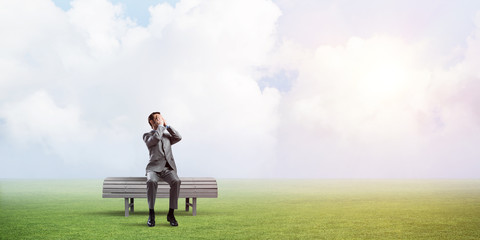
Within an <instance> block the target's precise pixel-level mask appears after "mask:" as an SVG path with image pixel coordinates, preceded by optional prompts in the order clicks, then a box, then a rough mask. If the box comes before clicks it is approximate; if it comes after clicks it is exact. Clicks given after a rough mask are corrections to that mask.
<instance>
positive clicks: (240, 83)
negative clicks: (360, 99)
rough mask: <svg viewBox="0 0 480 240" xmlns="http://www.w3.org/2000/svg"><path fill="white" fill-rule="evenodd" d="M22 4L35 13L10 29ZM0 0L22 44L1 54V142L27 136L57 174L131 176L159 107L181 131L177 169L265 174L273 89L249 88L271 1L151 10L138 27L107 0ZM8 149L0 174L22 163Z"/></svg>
mask: <svg viewBox="0 0 480 240" xmlns="http://www.w3.org/2000/svg"><path fill="white" fill-rule="evenodd" d="M25 5H28V6H29V8H28V9H30V7H31V8H32V9H36V15H35V16H34V17H31V18H32V21H29V22H28V23H27V24H25V23H18V24H17V22H16V21H13V20H14V19H16V18H17V17H26V16H28V15H29V14H30V11H29V10H28V9H25V7H24V6H25ZM252 6H255V7H252ZM6 7H7V10H6V11H9V12H15V13H16V14H15V15H10V16H7V17H8V19H6V22H10V24H9V25H4V27H3V28H2V29H3V30H2V31H5V32H8V33H13V32H14V31H20V32H21V34H20V35H19V36H20V37H21V38H22V39H20V40H21V41H25V40H24V39H23V38H28V41H26V42H24V43H23V44H19V45H16V46H12V47H13V50H12V53H11V54H9V55H7V56H6V57H5V58H3V59H2V61H3V62H2V67H4V68H9V71H8V72H7V73H3V74H2V75H3V77H5V78H3V79H6V80H5V81H4V82H2V91H3V92H5V93H8V94H7V95H4V97H3V98H2V103H1V104H0V106H1V108H2V111H4V112H3V114H2V117H1V118H2V121H1V122H0V128H1V131H2V132H4V133H6V135H5V136H3V137H2V141H5V142H6V143H8V144H9V145H11V144H14V143H13V142H12V141H14V140H12V139H22V138H24V137H26V136H29V137H31V138H33V139H31V141H33V142H35V143H32V142H30V141H26V142H23V144H27V145H28V144H30V147H29V148H28V151H30V152H32V153H33V155H38V156H39V158H46V157H48V156H44V154H45V153H47V155H50V156H55V157H56V158H59V159H60V160H61V162H62V164H61V166H60V165H59V166H57V167H58V173H57V174H58V175H57V176H71V177H72V176H73V177H82V176H87V177H88V176H95V177H99V176H100V177H103V176H107V175H109V176H110V175H141V174H143V173H144V168H145V166H146V163H147V161H148V153H147V149H146V147H145V146H144V143H143V141H142V139H141V136H142V134H143V133H144V132H146V131H149V129H148V125H147V122H146V117H147V115H148V114H149V113H150V112H152V111H157V110H160V111H162V113H164V114H165V117H166V119H167V121H168V122H169V124H171V125H172V126H174V127H176V128H177V129H178V130H179V131H180V133H181V134H182V135H183V137H184V139H183V140H182V142H181V143H179V144H178V145H176V146H174V148H175V149H174V152H175V156H176V159H177V162H178V166H179V168H180V169H179V171H180V173H181V174H182V175H183V176H186V175H188V176H203V175H208V176H218V177H251V176H256V177H260V176H268V173H265V168H266V167H267V166H269V165H272V164H273V162H274V149H273V148H274V144H275V139H274V137H273V134H274V131H275V129H276V127H277V117H276V114H277V107H278V102H279V98H280V95H279V93H278V91H276V90H275V89H270V88H266V89H264V90H263V91H261V90H260V88H259V87H258V85H257V84H256V78H255V76H256V73H255V69H257V68H258V66H260V65H264V64H266V59H267V55H268V53H269V51H270V50H271V49H272V47H273V46H274V44H275V38H274V36H273V34H274V33H275V24H274V23H275V21H276V18H278V16H279V15H280V11H279V10H278V8H277V7H276V6H275V5H274V4H272V3H271V2H269V1H261V2H258V1H233V2H230V3H229V4H227V3H225V2H224V1H206V2H200V1H182V2H180V3H179V4H177V6H176V7H175V8H171V7H169V6H167V5H159V6H154V7H152V8H151V14H152V16H151V19H152V22H151V24H150V25H149V26H147V27H146V28H144V27H140V26H137V25H136V24H135V23H133V22H132V21H130V20H129V19H128V18H127V17H125V16H124V15H123V9H122V7H120V6H119V5H113V4H111V3H110V2H108V1H87V0H76V1H73V2H72V8H71V9H70V10H69V11H68V12H62V11H61V10H59V9H58V8H56V7H55V6H54V5H53V4H51V3H50V2H48V1H31V2H24V3H23V4H22V3H20V4H19V5H13V4H9V5H8V6H6ZM162 9H163V10H162ZM52 12H54V13H55V14H50V15H48V16H45V15H43V14H48V13H52ZM167 12H168V13H169V14H168V15H165V14H166V13H167ZM245 15H246V16H248V18H244V16H245ZM33 18H35V19H33ZM158 19H164V20H158ZM219 20H221V21H219ZM162 21H163V22H162ZM19 24H22V25H21V26H20V25H19ZM47 26H48V29H50V30H49V31H44V30H45V29H46V28H47ZM33 29H39V30H36V31H34V33H30V32H31V30H33ZM26 34H30V35H29V36H28V37H27V36H26ZM14 41H15V37H14V36H12V39H11V42H14ZM46 42H51V43H53V44H46ZM1 44H2V45H1V46H2V48H3V47H5V46H7V45H10V42H8V41H6V40H5V41H3V42H2V43H1ZM37 45H41V47H42V49H41V50H38V49H37V48H36V47H34V46H37ZM22 52H23V53H28V56H25V55H24V54H21V53H22ZM32 53H35V54H32ZM52 53H53V54H52ZM44 60H47V61H44ZM9 64H10V65H15V66H18V67H17V68H11V67H10V66H9ZM46 113H50V114H46ZM18 119H21V120H18ZM24 119H29V120H30V119H31V120H32V122H31V123H30V121H28V122H25V121H26V120H24ZM24 125H25V126H26V127H27V128H26V129H27V130H25V129H23V128H22V127H21V126H24ZM16 142H17V143H18V142H21V141H16ZM38 143H41V144H40V145H41V146H37V144H38ZM10 151H21V150H18V149H17V150H15V149H11V150H10ZM15 155H16V154H14V153H13V152H7V153H5V154H4V157H2V162H4V163H5V164H6V165H5V166H6V168H4V169H5V170H4V171H2V176H6V177H14V176H15V175H10V173H9V172H10V171H9V170H10V169H9V168H14V167H15V166H17V165H16V164H17V163H16V162H19V161H24V159H20V158H16V157H15ZM19 156H20V155H19ZM27 161H30V160H27ZM31 161H45V159H35V160H31ZM52 164H53V163H52ZM47 167H53V168H55V166H53V165H50V166H45V168H47ZM85 169H95V170H93V171H85ZM29 171H30V172H34V171H35V169H26V172H29ZM60 172H61V173H60ZM49 173H50V172H49ZM265 174H266V175H265ZM36 176H38V174H37V175H36Z"/></svg>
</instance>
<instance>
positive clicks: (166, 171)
mask: <svg viewBox="0 0 480 240" xmlns="http://www.w3.org/2000/svg"><path fill="white" fill-rule="evenodd" d="M148 123H149V124H150V126H151V127H152V131H150V132H147V133H145V134H143V141H145V143H146V144H147V147H148V151H149V152H150V162H149V163H148V165H147V168H146V172H147V173H146V176H147V199H148V208H149V210H150V213H149V217H148V222H147V225H148V226H149V227H153V226H155V211H154V206H155V199H156V195H157V187H158V181H160V180H163V181H165V182H167V183H168V184H169V185H170V204H169V206H170V209H169V211H168V214H167V221H169V222H170V225H171V226H178V222H177V220H176V219H175V216H174V214H173V211H174V209H177V208H178V195H179V193H180V184H181V182H180V179H179V178H178V176H177V166H176V165H175V160H174V159H173V155H172V148H171V145H173V144H175V143H177V142H179V141H180V140H181V139H182V137H181V136H180V134H179V133H178V132H177V131H176V130H175V129H174V128H172V127H171V126H169V125H167V122H166V121H165V119H164V118H163V117H162V115H161V114H160V112H153V113H151V114H150V115H149V116H148Z"/></svg>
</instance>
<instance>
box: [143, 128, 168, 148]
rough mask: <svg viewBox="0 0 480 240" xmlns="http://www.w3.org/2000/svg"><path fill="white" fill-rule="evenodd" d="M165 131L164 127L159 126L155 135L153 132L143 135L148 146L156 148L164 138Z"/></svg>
mask: <svg viewBox="0 0 480 240" xmlns="http://www.w3.org/2000/svg"><path fill="white" fill-rule="evenodd" d="M164 130H165V127H164V126H158V128H157V130H155V131H154V132H153V134H152V133H151V132H148V133H145V134H143V141H144V142H145V143H146V144H147V147H152V146H155V145H156V144H157V143H158V141H160V139H161V138H162V136H163V131H164Z"/></svg>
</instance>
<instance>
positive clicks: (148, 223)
mask: <svg viewBox="0 0 480 240" xmlns="http://www.w3.org/2000/svg"><path fill="white" fill-rule="evenodd" d="M147 225H148V226H149V227H153V226H155V220H152V219H150V218H148V222H147Z"/></svg>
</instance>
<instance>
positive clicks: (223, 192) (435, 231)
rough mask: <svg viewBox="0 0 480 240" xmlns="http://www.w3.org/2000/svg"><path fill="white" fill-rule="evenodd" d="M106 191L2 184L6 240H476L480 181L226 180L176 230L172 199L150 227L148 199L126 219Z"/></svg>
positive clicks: (0, 222) (1, 235)
mask: <svg viewBox="0 0 480 240" xmlns="http://www.w3.org/2000/svg"><path fill="white" fill-rule="evenodd" d="M102 182H103V181H102V180H5V179H4V180H0V226H1V227H0V239H153V238H156V239H171V238H174V239H175V238H176V239H480V180H286V179H280V180H279V179H276V180H265V179H262V180H222V179H220V180H218V186H219V198H217V199H205V198H204V199H199V201H198V213H197V216H195V217H193V216H191V212H185V211H183V210H182V211H177V212H176V216H177V220H178V222H179V225H180V226H179V227H177V228H173V227H170V226H169V225H168V222H167V221H166V219H165V215H166V210H167V208H168V200H167V199H157V205H156V211H157V226H156V227H153V228H148V227H147V226H146V221H147V218H148V207H147V203H146V199H135V202H136V204H135V213H133V214H131V215H130V217H127V218H126V217H124V211H123V204H124V203H123V199H103V198H102V196H101V192H102ZM179 201H180V202H179V203H180V205H181V206H183V205H184V201H185V200H184V199H180V200H179ZM183 209H184V208H183Z"/></svg>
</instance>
